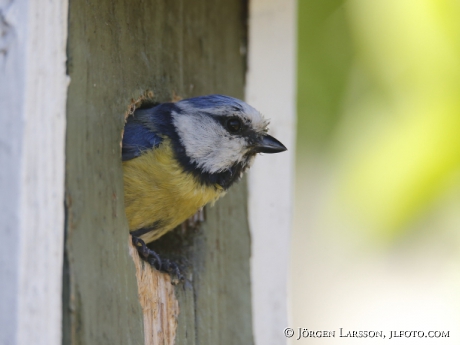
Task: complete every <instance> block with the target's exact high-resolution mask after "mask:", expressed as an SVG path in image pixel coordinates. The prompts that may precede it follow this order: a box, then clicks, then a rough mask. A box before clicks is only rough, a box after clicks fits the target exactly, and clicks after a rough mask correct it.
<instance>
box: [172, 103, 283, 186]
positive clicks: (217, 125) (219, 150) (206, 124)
mask: <svg viewBox="0 0 460 345" xmlns="http://www.w3.org/2000/svg"><path fill="white" fill-rule="evenodd" d="M175 106H176V107H177V108H178V109H179V111H172V114H171V115H172V123H173V125H174V127H175V129H176V132H177V134H178V137H179V140H180V142H181V144H182V145H183V147H184V149H185V154H186V156H187V157H188V158H189V159H190V162H191V163H192V164H194V165H195V166H196V168H198V169H200V170H201V172H202V173H204V174H210V175H213V174H224V175H225V174H226V175H227V178H229V176H228V175H229V174H230V176H231V177H235V178H239V177H240V175H241V174H242V173H243V172H244V171H245V170H246V169H247V168H248V167H249V166H250V165H251V163H252V161H253V159H254V157H255V155H256V154H257V153H277V152H282V151H286V147H285V146H284V145H283V144H282V143H280V142H279V141H278V140H276V139H275V138H273V137H272V136H270V135H268V133H267V131H268V124H269V122H268V121H267V120H265V119H264V117H263V116H262V114H261V113H260V112H258V111H257V110H256V109H254V108H253V107H251V106H250V105H248V104H246V103H245V102H243V101H240V100H238V99H235V98H232V97H228V96H222V95H210V96H201V97H196V98H190V99H185V100H182V101H179V102H177V103H175ZM233 174H238V175H239V176H233ZM231 180H233V179H231Z"/></svg>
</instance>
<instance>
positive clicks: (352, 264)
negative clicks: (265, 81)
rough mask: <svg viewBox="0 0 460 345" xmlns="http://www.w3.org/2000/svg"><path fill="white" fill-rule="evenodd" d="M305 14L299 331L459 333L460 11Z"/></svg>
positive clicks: (371, 4)
mask: <svg viewBox="0 0 460 345" xmlns="http://www.w3.org/2000/svg"><path fill="white" fill-rule="evenodd" d="M298 7H299V9H298V15H299V17H298V25H299V31H298V98H297V103H298V133H297V140H298V144H297V167H296V175H297V176H296V211H295V229H294V234H293V248H292V271H291V276H292V281H291V283H292V285H291V286H292V294H291V304H292V306H293V307H292V310H293V322H295V326H296V327H309V328H311V327H320V328H319V329H332V328H334V327H344V325H345V324H346V323H348V324H349V325H350V326H352V327H355V328H356V327H358V328H356V329H362V328H363V327H373V329H376V328H378V327H381V328H382V327H383V328H386V327H390V326H391V327H398V328H397V329H405V327H409V326H411V327H418V328H422V329H421V330H424V327H431V328H433V327H438V328H439V327H441V328H442V329H443V330H449V327H450V330H451V331H454V330H455V329H453V328H452V327H455V326H456V327H457V328H458V326H459V321H460V299H459V298H458V297H457V295H459V294H458V293H456V292H458V291H460V290H459V288H460V286H459V285H460V274H459V273H458V272H460V270H459V264H460V133H459V132H460V1H458V0H455V1H454V0H348V1H345V0H343V1H338V0H299V2H298ZM300 300H302V301H300ZM357 305H359V308H356V306H357ZM359 327H361V328H359ZM428 330H429V329H428ZM312 341H313V340H312ZM318 341H319V342H318V343H321V344H327V343H328V342H327V341H326V340H325V339H322V340H318ZM355 341H356V340H355ZM449 341H450V342H449ZM421 342H422V343H423V340H419V339H418V342H417V343H418V344H420V343H421ZM311 343H312V344H314V342H311ZM338 343H339V342H338V341H337V339H336V340H335V342H334V341H332V342H331V344H338ZM342 343H343V344H345V343H346V342H340V344H342ZM373 343H374V342H373ZM408 343H410V341H409V340H406V342H404V344H408ZM443 343H444V344H447V343H449V344H451V343H452V344H458V343H460V337H456V338H455V339H453V338H450V339H448V340H443ZM430 344H431V343H430Z"/></svg>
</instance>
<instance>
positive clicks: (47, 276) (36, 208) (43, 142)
mask: <svg viewBox="0 0 460 345" xmlns="http://www.w3.org/2000/svg"><path fill="white" fill-rule="evenodd" d="M66 38H67V2H66V1H60V0H9V1H0V344H2V345H18V344H20V345H23V344H24V345H25V344H37V345H58V344H59V343H60V342H61V327H60V325H61V310H62V309H61V282H62V258H63V240H64V231H63V224H64V203H63V199H64V141H65V139H64V138H65V103H66V95H67V84H68V78H67V76H66V71H65V60H66V54H65V47H66Z"/></svg>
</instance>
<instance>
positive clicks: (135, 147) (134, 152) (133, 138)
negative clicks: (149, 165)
mask: <svg viewBox="0 0 460 345" xmlns="http://www.w3.org/2000/svg"><path fill="white" fill-rule="evenodd" d="M162 140H163V139H162V138H161V137H160V136H159V135H158V134H156V133H155V132H153V131H152V130H151V129H149V128H147V127H146V126H145V125H143V124H142V123H141V122H139V121H137V119H136V118H135V117H132V116H130V117H129V118H128V121H127V123H126V125H125V132H124V134H123V145H122V150H121V152H122V160H123V161H128V160H130V159H133V158H136V157H139V156H140V155H141V154H142V152H144V151H146V150H149V149H152V148H155V147H157V146H158V145H160V144H161V142H162Z"/></svg>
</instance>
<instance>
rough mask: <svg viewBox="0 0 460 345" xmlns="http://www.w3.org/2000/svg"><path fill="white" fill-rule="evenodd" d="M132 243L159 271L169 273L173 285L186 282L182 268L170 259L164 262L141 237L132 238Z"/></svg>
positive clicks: (143, 257) (142, 256)
mask: <svg viewBox="0 0 460 345" xmlns="http://www.w3.org/2000/svg"><path fill="white" fill-rule="evenodd" d="M132 241H133V244H134V246H135V247H136V249H137V251H138V253H139V255H140V256H141V258H142V259H144V260H145V261H147V262H148V263H149V264H150V265H151V266H152V267H154V268H156V269H157V270H158V271H160V272H165V273H169V274H170V275H171V278H172V281H173V283H177V282H183V281H185V277H184V275H183V274H182V272H181V268H180V266H179V265H178V264H177V263H176V262H174V261H172V260H169V259H163V260H162V259H161V258H160V256H159V255H158V254H157V253H156V252H155V251H154V250H152V249H150V248H149V247H147V245H146V244H145V242H144V241H143V240H141V239H140V238H139V237H135V236H132Z"/></svg>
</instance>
